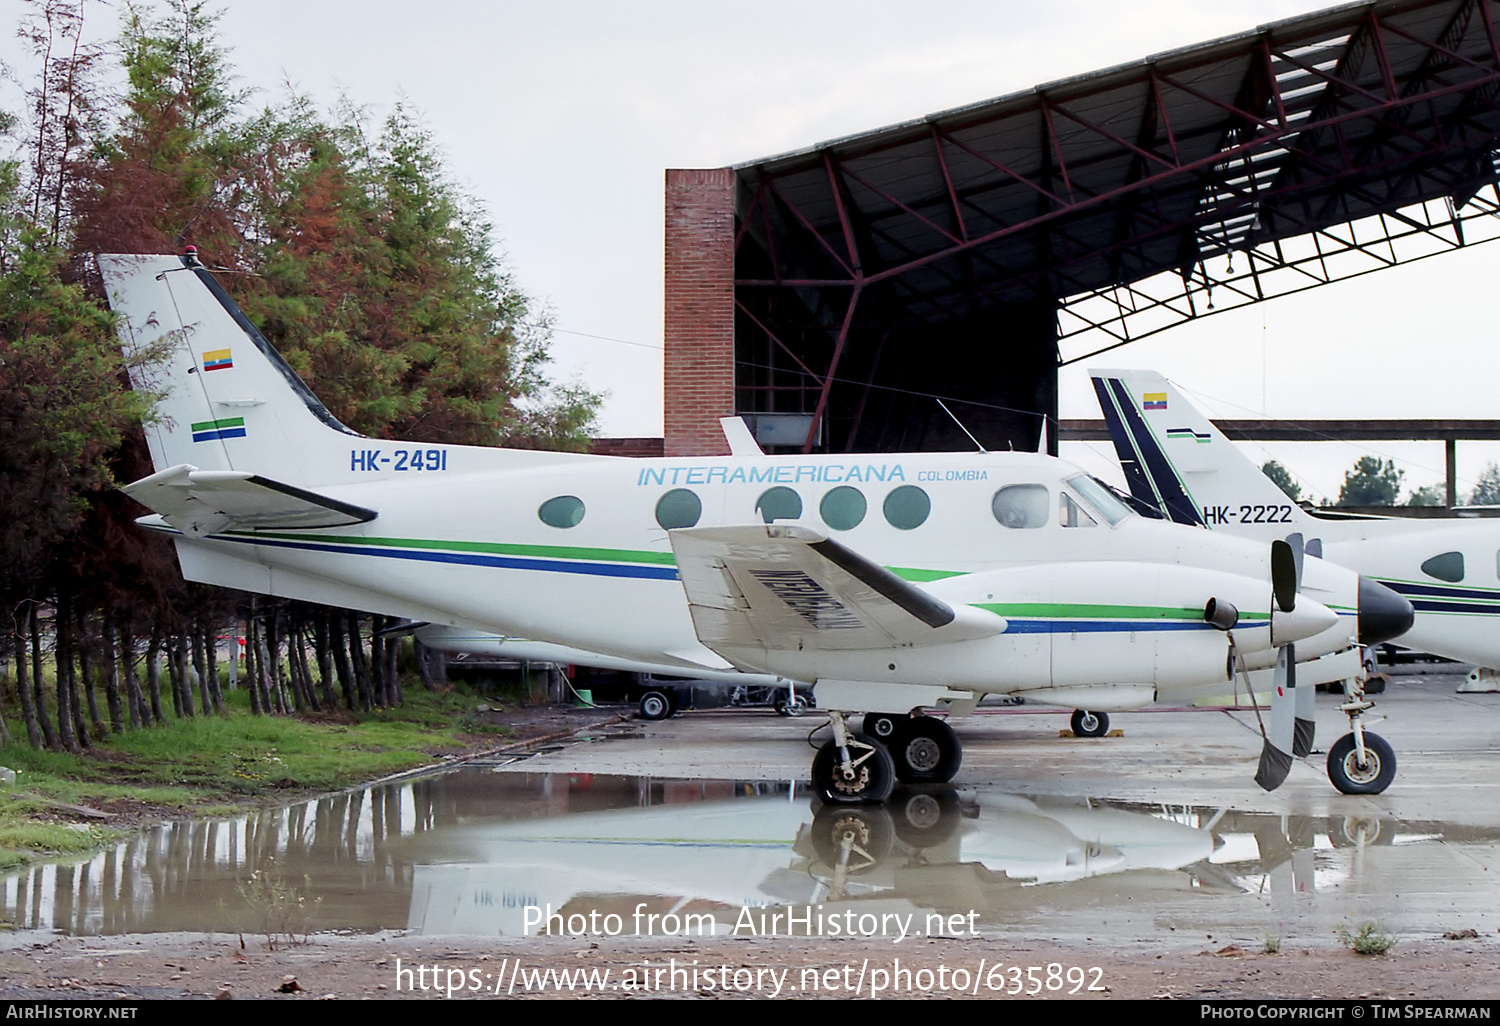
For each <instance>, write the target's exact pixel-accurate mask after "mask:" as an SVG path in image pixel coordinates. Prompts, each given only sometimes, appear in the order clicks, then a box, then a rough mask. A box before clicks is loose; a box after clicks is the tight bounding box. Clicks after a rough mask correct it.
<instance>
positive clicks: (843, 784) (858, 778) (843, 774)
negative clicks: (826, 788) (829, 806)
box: [833, 766, 870, 794]
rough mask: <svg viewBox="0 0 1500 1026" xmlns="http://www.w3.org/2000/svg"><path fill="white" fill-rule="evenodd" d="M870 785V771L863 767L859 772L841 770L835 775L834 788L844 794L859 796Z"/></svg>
mask: <svg viewBox="0 0 1500 1026" xmlns="http://www.w3.org/2000/svg"><path fill="white" fill-rule="evenodd" d="M869 783H870V771H869V769H868V768H867V767H864V766H861V767H859V768H858V769H857V770H855V769H848V770H840V771H839V772H837V773H835V774H834V777H833V786H834V788H835V790H838V791H840V792H842V793H844V794H859V793H860V792H861V791H863V790H864V789H865V788H866V787H867V786H868V785H869Z"/></svg>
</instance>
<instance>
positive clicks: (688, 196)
mask: <svg viewBox="0 0 1500 1026" xmlns="http://www.w3.org/2000/svg"><path fill="white" fill-rule="evenodd" d="M666 226H667V227H666V311H665V315H666V316H665V340H664V341H665V345H666V356H665V360H664V371H663V377H664V386H665V387H664V394H665V402H666V409H665V411H664V417H663V426H664V428H665V430H664V434H665V436H666V438H665V453H666V455H668V456H720V455H728V453H729V447H728V446H727V445H726V444H725V442H724V435H723V432H722V431H721V430H720V428H719V418H720V417H728V416H731V415H733V413H734V172H732V171H730V170H729V169H728V168H709V169H701V170H700V169H674V168H669V169H668V170H667V217H666Z"/></svg>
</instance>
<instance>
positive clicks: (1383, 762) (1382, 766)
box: [1328, 730, 1396, 794]
mask: <svg viewBox="0 0 1500 1026" xmlns="http://www.w3.org/2000/svg"><path fill="white" fill-rule="evenodd" d="M1365 755H1366V756H1367V757H1368V764H1367V765H1366V766H1364V767H1361V766H1360V765H1359V757H1358V752H1357V751H1356V750H1355V747H1354V735H1353V734H1345V735H1344V736H1343V737H1341V738H1339V739H1338V740H1337V741H1335V742H1334V743H1333V746H1332V747H1330V748H1329V749H1328V779H1329V780H1331V781H1333V786H1334V787H1336V788H1338V789H1339V790H1340V791H1341V792H1343V793H1344V794H1380V793H1381V792H1383V791H1384V790H1385V789H1386V788H1388V787H1390V786H1391V781H1392V780H1395V779H1396V751H1395V749H1393V748H1392V747H1391V746H1390V743H1389V742H1388V741H1386V739H1385V738H1383V737H1381V736H1380V735H1379V734H1371V733H1370V732H1369V731H1368V730H1367V731H1365Z"/></svg>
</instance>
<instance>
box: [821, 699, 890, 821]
mask: <svg viewBox="0 0 1500 1026" xmlns="http://www.w3.org/2000/svg"><path fill="white" fill-rule="evenodd" d="M829 724H830V726H832V728H833V740H831V741H829V742H828V743H827V744H825V745H824V746H823V747H822V748H820V749H818V754H817V755H816V756H814V757H813V764H812V783H813V790H814V791H816V792H817V794H818V797H819V798H821V799H823V801H824V802H827V803H829V804H845V805H847V804H852V803H857V802H864V803H879V802H883V801H885V800H886V799H887V798H889V797H890V796H891V790H892V788H894V787H895V786H896V769H895V766H893V765H892V763H891V755H890V753H889V752H887V751H886V750H885V748H884V746H882V745H881V744H879V743H878V742H876V741H874V740H872V739H870V738H867V737H865V736H864V735H863V734H856V733H854V732H853V731H851V730H849V728H848V726H847V725H846V724H845V723H844V714H843V713H840V712H834V713H830V714H829Z"/></svg>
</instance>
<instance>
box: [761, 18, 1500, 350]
mask: <svg viewBox="0 0 1500 1026" xmlns="http://www.w3.org/2000/svg"><path fill="white" fill-rule="evenodd" d="M1497 15H1500V0H1378V2H1374V3H1359V4H1348V5H1344V6H1341V7H1337V8H1333V9H1330V10H1328V11H1323V12H1318V13H1315V14H1311V15H1307V16H1304V17H1299V18H1291V19H1287V20H1285V21H1281V22H1276V23H1273V24H1270V25H1266V26H1262V27H1261V28H1259V29H1256V30H1255V31H1253V32H1247V33H1243V34H1240V35H1235V36H1229V37H1225V38H1223V39H1217V40H1213V41H1211V42H1206V43H1201V44H1198V45H1196V46H1191V47H1186V48H1183V49H1180V50H1174V51H1170V52H1168V53H1163V54H1157V55H1155V56H1152V57H1149V58H1146V59H1145V60H1142V61H1138V62H1133V63H1129V64H1123V65H1120V66H1118V67H1115V68H1109V69H1106V70H1102V71H1097V72H1093V73H1091V74H1087V75H1081V76H1077V77H1074V78H1068V79H1063V80H1060V81H1057V82H1051V83H1047V84H1045V85H1041V86H1038V87H1036V88H1035V89H1031V90H1027V91H1024V92H1020V93H1014V94H1011V95H1009V96H1003V97H999V98H996V99H992V100H987V101H984V102H981V103H976V104H971V105H968V106H964V107H959V108H955V109H953V110H947V111H941V112H938V113H935V114H932V115H929V116H927V117H924V118H920V119H917V120H914V121H908V122H903V123H901V124H897V125H891V126H888V127H885V128H881V129H877V130H874V131H870V132H865V133H860V134H858V135H853V136H848V137H845V138H843V139H836V140H832V141H830V142H826V143H822V144H820V145H818V146H814V147H810V148H808V149H805V150H799V151H796V152H793V153H787V154H782V155H780V156H776V157H768V158H764V159H761V160H754V161H748V162H746V163H743V164H739V165H736V167H735V168H734V170H735V171H736V174H737V176H738V178H739V181H740V195H739V198H738V213H739V215H740V217H741V218H742V222H743V227H744V229H745V237H744V239H743V240H742V242H741V247H740V254H741V255H740V259H739V261H738V265H737V272H736V274H737V277H739V278H740V279H741V281H742V283H743V284H742V288H751V289H754V288H764V287H782V288H788V287H789V288H795V289H800V290H801V292H800V295H801V296H802V301H803V302H804V303H807V304H809V305H810V306H814V307H815V306H817V305H818V304H819V303H820V302H821V301H820V300H819V298H818V297H817V296H816V295H814V294H812V293H809V292H808V290H809V289H811V290H813V292H816V291H817V290H818V289H827V288H840V287H848V286H851V285H854V284H856V283H857V284H858V285H859V286H860V288H861V289H862V290H864V292H865V294H866V295H869V294H872V293H874V292H875V291H879V292H880V294H881V296H882V307H881V313H880V316H882V317H883V318H887V319H889V317H890V316H892V311H893V310H895V311H899V315H900V316H904V317H908V318H912V319H915V320H918V321H929V322H931V321H936V320H943V319H948V318H954V317H964V316H968V315H971V314H973V313H976V312H979V311H982V310H984V309H987V308H993V307H995V306H996V305H998V304H1007V303H1020V302H1035V301H1038V300H1041V301H1054V302H1055V301H1058V300H1060V299H1062V298H1063V297H1066V296H1070V295H1077V294H1079V293H1087V292H1090V291H1093V290H1098V289H1101V288H1108V287H1110V286H1112V285H1120V284H1123V283H1129V282H1132V281H1136V280H1139V279H1142V278H1145V277H1149V276H1151V275H1154V274H1157V273H1159V272H1161V271H1163V270H1178V271H1179V272H1181V273H1183V274H1184V275H1187V274H1190V273H1191V271H1192V268H1193V267H1194V266H1195V265H1197V264H1198V263H1199V262H1201V261H1202V260H1203V259H1205V258H1207V257H1209V256H1212V255H1214V254H1222V253H1225V252H1228V251H1233V250H1239V249H1244V248H1247V247H1250V246H1255V245H1258V244H1264V243H1266V242H1270V241H1274V240H1279V239H1285V238H1290V237H1293V236H1299V235H1305V234H1307V233H1308V232H1310V231H1313V230H1315V229H1319V228H1325V227H1327V226H1330V225H1337V224H1344V223H1346V222H1350V221H1354V220H1357V219H1359V218H1361V217H1365V216H1371V215H1374V214H1379V213H1381V212H1389V211H1393V210H1396V209H1398V208H1400V207H1403V206H1407V205H1410V204H1413V203H1417V202H1420V201H1422V200H1428V199H1435V198H1441V197H1449V198H1454V199H1456V200H1457V202H1459V203H1462V202H1463V201H1464V200H1465V199H1467V198H1468V196H1470V195H1472V194H1473V192H1474V191H1475V190H1477V189H1478V188H1479V187H1481V186H1482V185H1484V184H1486V183H1489V182H1493V181H1494V180H1495V179H1496V177H1497V175H1496V167H1495V160H1494V151H1495V150H1496V149H1497V147H1500V102H1497V98H1500V92H1497V82H1500V59H1497V47H1496V40H1495V28H1494V26H1495V22H1496V20H1497ZM832 305H833V306H837V305H838V304H837V303H834V304H832ZM825 319H826V318H825Z"/></svg>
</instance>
